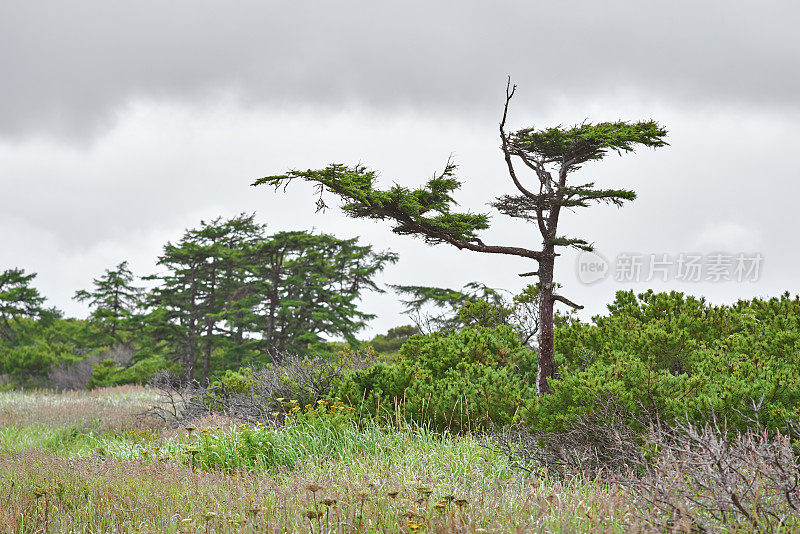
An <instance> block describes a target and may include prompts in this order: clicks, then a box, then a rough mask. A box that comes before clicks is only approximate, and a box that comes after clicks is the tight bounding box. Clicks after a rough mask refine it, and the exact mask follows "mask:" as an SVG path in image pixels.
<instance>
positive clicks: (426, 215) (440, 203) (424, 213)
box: [253, 161, 489, 244]
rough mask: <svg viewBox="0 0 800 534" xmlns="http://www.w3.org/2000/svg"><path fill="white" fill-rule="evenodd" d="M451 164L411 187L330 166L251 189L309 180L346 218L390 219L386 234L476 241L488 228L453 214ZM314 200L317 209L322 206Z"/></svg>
mask: <svg viewBox="0 0 800 534" xmlns="http://www.w3.org/2000/svg"><path fill="white" fill-rule="evenodd" d="M455 170H456V165H455V164H454V163H452V162H451V161H448V162H447V165H446V166H445V169H444V171H443V172H442V173H441V174H440V175H438V176H434V177H433V178H432V179H430V180H429V181H428V182H427V183H425V185H423V186H422V187H419V188H417V189H409V188H406V187H402V186H400V185H395V186H393V187H392V188H390V189H386V190H381V189H378V188H377V187H376V184H375V181H376V178H377V173H376V172H375V171H372V170H369V169H367V168H366V167H364V166H363V165H354V166H352V167H348V166H346V165H341V164H338V163H334V164H331V165H329V166H328V167H326V168H325V169H322V170H316V171H315V170H307V171H289V172H288V173H287V174H285V175H282V176H268V177H266V178H260V179H258V180H256V181H255V182H254V183H253V185H261V184H269V185H273V186H275V187H276V188H278V187H281V186H282V185H283V184H284V182H287V181H291V180H293V179H295V178H299V179H302V180H306V181H310V182H313V183H315V184H317V185H318V186H319V187H320V188H323V189H329V190H331V191H333V192H334V193H336V194H337V195H339V196H340V197H341V198H342V199H343V200H344V204H343V206H342V210H343V211H344V212H345V213H346V214H347V215H348V216H350V217H355V218H368V219H377V220H391V221H394V227H393V228H392V231H393V232H394V233H396V234H400V235H420V236H421V237H423V238H424V239H425V241H426V242H428V243H430V244H438V243H444V242H452V241H466V242H476V241H479V239H478V236H477V234H476V231H478V230H485V229H486V228H488V227H489V217H488V216H487V215H485V214H475V213H454V212H452V211H451V208H452V206H453V205H454V204H455V201H454V200H453V197H452V193H453V192H454V191H456V190H457V189H459V188H460V187H461V182H459V181H458V180H457V179H456V178H455ZM325 207H326V206H325V203H324V201H323V199H322V197H321V196H320V198H319V200H318V201H317V209H323V208H325Z"/></svg>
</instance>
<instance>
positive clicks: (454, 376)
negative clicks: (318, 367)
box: [338, 325, 536, 430]
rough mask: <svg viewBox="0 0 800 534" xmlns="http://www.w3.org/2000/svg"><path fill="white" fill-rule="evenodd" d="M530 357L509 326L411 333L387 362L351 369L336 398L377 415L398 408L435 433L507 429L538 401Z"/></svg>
mask: <svg viewBox="0 0 800 534" xmlns="http://www.w3.org/2000/svg"><path fill="white" fill-rule="evenodd" d="M535 373H536V357H535V355H534V354H533V353H532V352H530V351H528V350H526V349H525V348H524V347H522V346H521V344H520V341H519V338H518V336H517V335H516V333H515V332H514V330H513V329H512V328H511V327H509V326H506V325H501V326H497V327H494V328H487V327H483V326H469V327H466V328H464V329H463V330H461V331H460V332H456V331H448V332H434V333H432V334H429V335H425V336H423V335H416V336H413V337H412V338H411V339H410V340H409V341H408V342H406V343H405V344H404V345H403V346H402V348H401V349H400V353H399V355H398V356H397V357H396V358H395V359H394V360H392V361H391V362H389V363H381V364H378V365H376V366H373V367H371V368H369V369H366V370H361V371H354V372H351V373H349V374H348V375H346V377H345V378H344V379H343V381H342V383H341V385H340V387H339V391H338V395H339V396H340V397H341V398H342V399H347V401H348V402H349V403H351V404H353V405H358V404H359V403H362V404H363V406H362V408H363V409H366V410H368V411H370V412H373V413H377V412H380V411H381V410H382V409H383V410H389V411H392V410H393V409H394V408H395V406H398V407H399V408H398V409H399V410H400V412H401V413H402V414H403V415H404V416H405V417H407V418H408V419H412V420H415V421H417V422H421V423H423V424H430V425H432V426H433V427H435V428H441V429H444V428H448V429H454V430H466V429H468V428H472V429H478V428H485V427H492V426H498V425H503V424H507V423H510V422H511V421H512V420H513V419H514V417H515V415H516V414H517V413H518V411H519V410H520V408H522V407H523V405H524V403H525V402H526V400H528V399H531V398H533V397H534V396H535V390H534V389H533V384H534V378H535Z"/></svg>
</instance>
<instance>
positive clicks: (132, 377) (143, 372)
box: [87, 356, 176, 389]
mask: <svg viewBox="0 0 800 534" xmlns="http://www.w3.org/2000/svg"><path fill="white" fill-rule="evenodd" d="M164 369H167V370H173V371H174V370H176V366H175V365H174V364H172V363H170V362H168V361H166V360H165V359H164V358H163V357H161V356H150V357H147V358H141V359H137V360H136V361H135V362H134V363H133V364H131V365H130V366H128V367H124V366H122V365H120V364H119V363H117V361H116V360H114V359H113V358H106V359H105V360H102V361H100V362H97V363H95V364H93V365H92V377H91V378H90V379H89V384H88V386H87V387H88V388H89V389H94V388H98V387H110V386H120V385H122V384H146V383H147V381H148V380H150V378H152V377H153V375H155V374H156V372H158V371H161V370H164Z"/></svg>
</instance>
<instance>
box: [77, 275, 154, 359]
mask: <svg viewBox="0 0 800 534" xmlns="http://www.w3.org/2000/svg"><path fill="white" fill-rule="evenodd" d="M133 280H134V276H133V273H132V272H131V270H130V269H129V268H128V262H127V261H123V262H122V263H120V264H119V265H117V266H116V268H115V269H106V272H105V274H104V275H103V276H101V277H100V278H95V279H94V280H93V285H94V288H93V290H92V291H87V290H83V289H82V290H80V291H77V292H76V293H75V296H74V297H73V298H74V299H75V300H77V301H79V302H86V301H88V303H89V306H90V307H91V308H92V313H91V320H92V321H93V322H95V323H97V324H98V325H99V326H100V327H101V329H102V331H103V334H104V335H105V337H106V339H105V340H101V341H100V343H101V344H103V343H111V344H113V343H119V342H123V341H125V339H126V337H127V336H125V335H124V334H125V333H128V332H130V331H131V330H132V329H133V326H134V315H135V313H136V311H137V309H138V308H139V306H140V304H141V296H142V289H141V288H139V287H136V286H134V285H133Z"/></svg>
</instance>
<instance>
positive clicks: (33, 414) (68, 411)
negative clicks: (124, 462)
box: [0, 386, 156, 430]
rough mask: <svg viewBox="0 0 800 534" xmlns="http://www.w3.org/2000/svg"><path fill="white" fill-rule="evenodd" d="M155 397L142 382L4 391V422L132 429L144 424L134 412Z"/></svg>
mask: <svg viewBox="0 0 800 534" xmlns="http://www.w3.org/2000/svg"><path fill="white" fill-rule="evenodd" d="M155 399H156V394H155V393H154V392H153V391H152V390H150V389H148V388H143V387H141V386H118V387H113V388H102V389H96V390H93V391H70V392H64V393H57V392H54V391H33V392H31V391H6V392H0V426H12V425H14V426H25V425H34V424H41V425H47V426H51V427H56V426H63V425H81V426H99V427H100V428H101V429H102V430H111V429H127V430H132V429H137V428H140V427H141V425H142V424H143V420H140V419H138V418H136V417H134V415H135V414H137V413H141V412H144V411H145V410H147V409H148V407H150V406H151V405H152V404H153V402H155Z"/></svg>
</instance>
